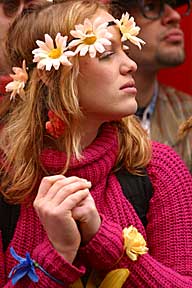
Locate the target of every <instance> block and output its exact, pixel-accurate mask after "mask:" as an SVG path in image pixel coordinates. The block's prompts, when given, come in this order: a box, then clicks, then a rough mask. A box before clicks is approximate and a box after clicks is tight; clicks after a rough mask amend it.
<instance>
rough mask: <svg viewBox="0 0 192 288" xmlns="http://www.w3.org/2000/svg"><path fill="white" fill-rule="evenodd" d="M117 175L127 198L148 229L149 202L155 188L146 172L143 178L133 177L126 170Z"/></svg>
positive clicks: (118, 172)
mask: <svg viewBox="0 0 192 288" xmlns="http://www.w3.org/2000/svg"><path fill="white" fill-rule="evenodd" d="M115 174H116V177H117V179H118V181H119V183H120V185H121V188H122V190H123V193H124V195H125V197H126V198H127V199H128V200H129V202H130V203H131V204H132V206H133V208H134V209H135V211H136V213H137V215H138V216H139V218H140V219H141V221H142V223H143V225H144V227H146V225H147V217H146V214H147V211H148V208H149V201H150V199H151V197H152V195H153V187H152V184H151V182H150V179H149V177H148V175H147V173H146V171H145V174H144V175H142V176H140V175H133V174H131V173H129V172H128V171H127V170H126V169H121V170H119V171H117V172H116V173H115Z"/></svg>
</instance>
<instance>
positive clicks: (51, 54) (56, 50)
mask: <svg viewBox="0 0 192 288" xmlns="http://www.w3.org/2000/svg"><path fill="white" fill-rule="evenodd" d="M61 54H62V53H61V49H59V48H54V49H52V50H51V51H50V52H49V54H48V56H49V57H50V58H53V59H57V58H59V57H60V56H61Z"/></svg>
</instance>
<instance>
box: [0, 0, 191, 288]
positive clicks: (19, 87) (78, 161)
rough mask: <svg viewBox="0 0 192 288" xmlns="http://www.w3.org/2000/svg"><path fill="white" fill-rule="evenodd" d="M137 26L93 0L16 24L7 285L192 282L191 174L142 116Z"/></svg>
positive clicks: (5, 133) (2, 254) (6, 168)
mask: <svg viewBox="0 0 192 288" xmlns="http://www.w3.org/2000/svg"><path fill="white" fill-rule="evenodd" d="M23 27H25V29H23ZM138 32H139V27H137V26H136V24H135V22H134V19H133V18H129V15H128V14H125V15H123V17H122V19H121V21H117V20H116V19H114V18H113V17H112V16H111V15H110V14H109V13H108V12H107V11H106V10H105V8H104V7H103V6H102V5H101V4H98V3H96V2H95V1H94V2H92V1H64V2H61V3H58V4H47V5H46V7H44V8H42V9H40V10H38V11H37V10H36V11H33V12H31V13H29V14H27V15H23V16H22V17H21V18H20V19H18V20H17V22H16V23H14V24H13V26H12V28H11V30H10V34H9V39H8V50H9V51H8V52H9V54H10V57H11V59H12V63H13V66H14V67H15V68H13V72H14V73H15V74H13V75H12V78H13V82H12V83H11V84H9V85H8V86H7V91H10V98H11V108H10V113H9V114H8V115H6V116H5V118H4V121H3V122H4V126H3V129H2V131H1V143H0V148H1V151H2V153H1V167H2V168H1V195H2V197H1V206H0V207H1V208H0V213H1V215H3V216H1V215H0V219H1V220H0V221H1V224H0V225H1V226H0V227H1V235H2V242H0V243H1V247H0V275H1V277H0V287H4V288H5V287H11V285H15V286H16V287H29V288H30V287H39V288H47V287H50V288H54V287H62V286H63V287H68V286H69V285H70V287H86V286H83V285H86V284H87V287H100V288H101V287H105V288H108V287H122V286H123V287H182V288H184V287H192V255H191V248H192V237H191V226H192V216H191V211H192V179H191V176H190V174H189V172H188V170H187V168H186V167H185V165H184V164H183V162H182V161H181V160H180V158H179V157H178V156H177V155H176V154H175V152H173V151H172V149H171V148H168V147H166V146H163V145H161V144H158V143H153V144H152V145H151V142H150V141H149V140H148V138H147V136H146V134H145V132H144V131H143V130H142V128H141V127H140V125H139V123H138V122H137V120H136V119H135V118H134V116H132V115H133V114H134V113H135V111H136V109H137V103H136V100H135V96H136V88H135V83H134V77H133V74H134V72H135V71H136V68H137V67H136V64H135V62H133V61H132V60H131V59H130V58H129V57H128V56H127V55H126V54H125V52H124V49H127V47H125V46H124V44H123V42H122V41H123V40H127V39H129V40H130V41H132V42H133V43H135V44H136V45H137V46H138V47H140V48H141V44H143V41H142V40H141V39H139V38H138V37H137V34H138ZM16 67H17V68H16ZM19 67H20V68H19ZM21 67H22V68H21ZM149 201H150V202H149ZM83 283H84V284H83ZM91 285H92V286H91Z"/></svg>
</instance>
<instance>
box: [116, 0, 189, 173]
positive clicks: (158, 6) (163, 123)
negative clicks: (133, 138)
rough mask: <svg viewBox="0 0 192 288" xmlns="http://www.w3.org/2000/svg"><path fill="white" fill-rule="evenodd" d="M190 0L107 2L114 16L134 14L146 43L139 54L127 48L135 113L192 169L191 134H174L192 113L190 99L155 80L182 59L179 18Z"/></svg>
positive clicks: (144, 125) (181, 37)
mask: <svg viewBox="0 0 192 288" xmlns="http://www.w3.org/2000/svg"><path fill="white" fill-rule="evenodd" d="M190 2H191V1H185V0H180V1H163V0H155V1H153V0H138V1H132V0H131V1H125V0H112V1H111V2H110V4H111V10H112V13H113V15H114V16H115V17H118V18H119V15H121V14H122V13H125V12H126V11H129V14H130V15H131V16H134V18H135V19H136V21H137V23H138V25H139V26H140V27H141V32H140V33H141V37H142V39H144V41H145V42H146V44H145V45H144V47H143V50H142V53H139V51H138V50H139V49H135V47H131V48H133V49H129V50H127V53H128V55H129V56H130V57H131V58H132V59H133V60H135V61H136V63H137V65H138V70H137V72H136V76H135V77H136V85H137V88H138V94H137V101H138V105H139V109H138V111H137V115H138V116H139V118H140V119H141V123H142V125H143V127H144V128H146V129H147V131H148V133H149V135H150V137H151V138H152V139H153V140H157V141H159V142H162V143H165V144H167V145H169V146H171V147H173V148H174V149H175V150H176V151H177V152H178V153H179V154H180V156H181V157H182V158H183V160H184V161H185V163H186V164H187V166H188V168H189V169H190V170H191V171H192V165H191V163H192V162H191V147H192V133H188V134H187V136H186V137H184V138H183V139H182V140H180V138H178V137H177V131H178V127H179V126H180V124H181V123H183V122H184V121H185V120H186V119H188V118H189V117H190V116H191V115H192V98H191V96H190V95H187V94H186V93H184V92H181V91H178V90H176V89H175V88H173V87H168V86H165V85H163V84H161V83H159V82H158V81H157V74H158V72H159V70H160V69H162V68H168V67H175V66H178V65H180V64H182V63H183V62H184V61H185V49H184V35H183V32H182V30H181V28H180V21H181V18H182V17H186V16H187V15H189V14H190ZM129 46H131V45H129Z"/></svg>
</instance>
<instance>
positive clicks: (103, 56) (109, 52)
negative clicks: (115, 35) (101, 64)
mask: <svg viewBox="0 0 192 288" xmlns="http://www.w3.org/2000/svg"><path fill="white" fill-rule="evenodd" d="M113 54H114V52H113V51H105V52H104V53H103V54H102V55H100V56H99V60H103V59H107V58H109V57H110V56H112V55H113Z"/></svg>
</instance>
